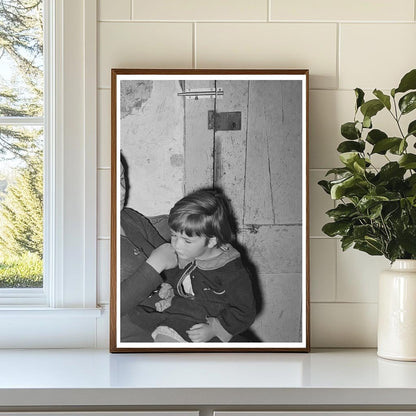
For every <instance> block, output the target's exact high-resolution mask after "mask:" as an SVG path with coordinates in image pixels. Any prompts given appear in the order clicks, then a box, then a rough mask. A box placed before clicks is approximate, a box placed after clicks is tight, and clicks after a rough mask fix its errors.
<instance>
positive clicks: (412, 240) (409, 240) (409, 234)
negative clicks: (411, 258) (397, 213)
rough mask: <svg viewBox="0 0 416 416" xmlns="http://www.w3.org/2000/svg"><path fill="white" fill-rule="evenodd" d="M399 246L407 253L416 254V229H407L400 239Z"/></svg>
mask: <svg viewBox="0 0 416 416" xmlns="http://www.w3.org/2000/svg"><path fill="white" fill-rule="evenodd" d="M398 241H399V244H400V246H401V247H403V249H404V250H405V251H407V252H408V253H411V254H416V227H415V226H411V227H408V228H406V229H405V230H404V231H403V233H402V234H401V235H400V236H399V238H398Z"/></svg>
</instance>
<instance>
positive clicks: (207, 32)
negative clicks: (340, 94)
mask: <svg viewBox="0 0 416 416" xmlns="http://www.w3.org/2000/svg"><path fill="white" fill-rule="evenodd" d="M317 45H319V59H317V49H316V47H317ZM336 47H337V25H336V24H333V23H317V24H313V25H312V24H307V23H293V24H289V23H281V24H276V23H201V24H198V25H197V27H196V64H197V67H198V68H285V69H291V68H309V69H310V71H311V72H310V83H311V86H312V88H335V87H336V83H337V77H336V75H337V74H336V70H337V60H336Z"/></svg>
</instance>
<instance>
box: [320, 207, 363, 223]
mask: <svg viewBox="0 0 416 416" xmlns="http://www.w3.org/2000/svg"><path fill="white" fill-rule="evenodd" d="M356 212H357V210H356V209H355V206H354V204H339V205H338V206H337V207H336V208H333V209H330V210H329V211H327V212H326V214H327V215H328V216H329V217H331V218H333V219H334V220H339V219H342V218H348V217H350V216H352V215H354V214H355V213H356Z"/></svg>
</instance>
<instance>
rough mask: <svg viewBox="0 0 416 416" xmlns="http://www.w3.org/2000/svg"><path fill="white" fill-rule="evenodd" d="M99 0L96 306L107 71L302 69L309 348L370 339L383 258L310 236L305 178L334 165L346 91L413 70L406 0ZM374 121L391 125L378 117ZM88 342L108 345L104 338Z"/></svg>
mask: <svg viewBox="0 0 416 416" xmlns="http://www.w3.org/2000/svg"><path fill="white" fill-rule="evenodd" d="M98 3H99V8H98V11H99V22H98V51H99V56H98V73H99V83H98V86H99V91H98V97H97V100H98V110H99V111H98V117H99V120H98V130H99V142H98V143H99V144H98V155H97V158H98V172H97V175H98V192H99V195H98V203H99V212H98V221H99V224H98V241H97V249H98V250H97V251H98V260H97V261H98V263H99V264H98V274H99V275H98V280H99V281H98V285H97V286H98V299H99V301H100V302H101V303H103V304H108V301H109V279H110V277H109V261H110V260H109V256H110V254H109V252H110V249H109V244H110V243H109V236H110V206H109V204H110V171H109V169H108V168H109V167H110V155H111V152H110V141H111V138H110V136H111V135H110V69H111V68H113V67H118V68H121V67H132V68H140V67H147V68H150V67H153V68H174V67H176V68H192V67H194V68H309V69H310V80H311V83H310V87H311V90H310V125H309V129H310V146H309V147H310V155H309V156H310V157H309V162H310V165H309V168H310V174H309V179H310V216H311V221H310V223H311V228H310V236H311V247H310V256H311V261H310V263H311V273H310V278H311V340H312V346H314V347H372V346H375V345H376V332H377V304H376V301H377V275H378V273H379V271H380V270H382V269H383V268H385V267H388V262H387V261H386V260H384V259H383V258H380V257H371V256H368V255H366V254H365V253H360V252H356V251H353V250H348V251H346V252H344V253H343V252H342V251H341V249H340V246H339V241H338V240H337V239H330V238H328V237H326V236H325V235H324V234H323V233H322V232H321V227H322V225H323V224H324V223H325V222H327V217H326V215H325V211H326V210H328V209H330V208H332V207H333V206H334V203H333V201H331V200H330V199H329V197H328V196H327V195H326V194H325V193H324V192H323V190H321V188H320V187H319V186H318V185H317V184H316V183H317V181H318V180H320V179H322V178H323V177H324V174H325V171H326V170H327V169H328V168H330V167H333V166H335V165H337V164H338V156H337V152H336V146H337V143H338V142H339V141H340V140H341V139H340V134H339V129H340V125H341V124H342V123H343V122H346V121H351V120H352V119H353V117H354V93H353V91H352V89H353V88H355V87H360V88H362V89H365V90H366V93H367V94H369V95H371V91H372V90H373V89H374V88H379V89H385V90H386V91H389V90H390V88H392V87H395V86H397V84H398V81H399V80H400V77H401V76H402V75H403V74H404V73H405V72H407V71H408V70H410V69H411V68H415V67H416V48H415V44H416V23H415V1H414V0H396V1H394V2H393V1H390V0H368V1H365V2H362V1H360V0H340V1H337V2H333V1H331V0H317V1H314V2H310V1H309V0H290V1H289V0H259V1H249V0H243V1H237V0H230V1H227V2H223V1H220V0H210V1H208V0H201V1H198V2H196V1H194V0H154V1H152V2H147V1H145V0H119V1H117V2H114V1H111V0H98ZM375 122H376V123H377V127H378V128H380V129H387V131H391V126H392V123H391V120H390V119H389V117H388V116H387V114H386V115H382V116H377V118H376V119H375ZM406 126H407V124H406ZM107 315H108V314H107ZM101 332H103V331H101ZM104 334H105V331H104ZM102 340H103V341H102ZM98 342H99V343H100V342H102V343H104V344H105V345H102V346H103V347H104V348H106V347H107V345H106V342H107V341H106V336H105V335H102V334H101V338H100V339H99V340H98Z"/></svg>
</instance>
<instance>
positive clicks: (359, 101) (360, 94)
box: [354, 88, 364, 111]
mask: <svg viewBox="0 0 416 416" xmlns="http://www.w3.org/2000/svg"><path fill="white" fill-rule="evenodd" d="M354 91H355V98H356V100H355V111H358V109H359V108H360V107H361V106H362V105H363V104H364V91H363V90H362V89H361V88H356V89H355V90H354Z"/></svg>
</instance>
